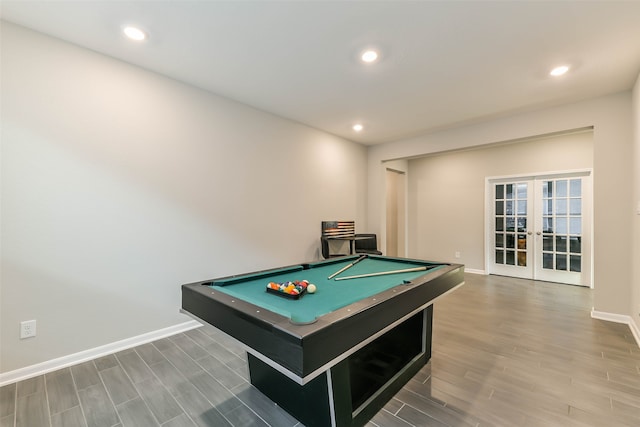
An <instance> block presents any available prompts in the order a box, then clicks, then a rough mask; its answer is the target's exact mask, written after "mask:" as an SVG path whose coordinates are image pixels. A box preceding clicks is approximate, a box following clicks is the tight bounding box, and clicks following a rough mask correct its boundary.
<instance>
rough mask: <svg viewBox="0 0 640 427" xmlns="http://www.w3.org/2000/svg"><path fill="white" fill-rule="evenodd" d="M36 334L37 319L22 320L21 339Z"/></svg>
mask: <svg viewBox="0 0 640 427" xmlns="http://www.w3.org/2000/svg"><path fill="white" fill-rule="evenodd" d="M35 336H36V321H35V320H25V321H24V322H20V339H21V340H22V339H25V338H31V337H35Z"/></svg>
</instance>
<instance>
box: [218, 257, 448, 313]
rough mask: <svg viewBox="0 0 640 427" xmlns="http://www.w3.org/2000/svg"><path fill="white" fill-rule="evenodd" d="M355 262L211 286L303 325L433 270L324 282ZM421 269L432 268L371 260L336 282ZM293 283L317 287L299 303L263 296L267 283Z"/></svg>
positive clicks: (252, 276) (279, 271)
mask: <svg viewBox="0 0 640 427" xmlns="http://www.w3.org/2000/svg"><path fill="white" fill-rule="evenodd" d="M356 259H357V257H354V258H348V259H344V260H342V261H340V262H332V263H325V262H320V263H316V264H311V265H310V268H309V269H302V267H301V266H300V267H295V266H294V267H290V268H284V269H275V270H273V271H271V272H269V271H267V272H262V273H256V274H249V275H246V276H236V277H234V278H232V279H225V280H218V281H215V282H214V284H213V285H211V286H212V287H213V288H215V289H216V290H218V291H221V292H224V293H226V294H229V295H231V296H233V297H235V298H239V299H242V300H244V301H247V302H249V303H251V304H254V305H257V306H259V307H262V308H265V309H267V310H270V311H273V312H275V313H278V314H280V315H282V316H285V317H289V318H290V319H291V320H292V321H294V322H300V323H305V322H310V321H313V320H314V319H315V318H317V317H320V316H323V315H325V314H327V313H330V312H332V311H335V310H337V309H339V308H342V307H345V306H347V305H349V304H353V303H355V302H357V301H360V300H362V299H364V298H368V297H371V296H373V295H375V294H377V293H379V292H382V291H385V290H387V289H390V288H393V287H394V286H398V285H401V284H403V283H404V281H411V280H413V279H415V278H417V277H420V276H422V275H424V274H427V272H428V271H433V269H434V268H432V269H430V270H428V271H414V272H409V273H398V274H389V275H383V276H375V277H366V278H361V279H350V280H340V281H336V280H334V279H331V280H329V279H328V277H329V276H330V275H331V274H333V273H335V272H336V271H338V270H340V269H341V268H343V267H345V266H346V265H348V264H349V263H351V262H353V261H354V260H356ZM422 266H428V267H432V266H433V264H430V263H427V262H418V261H415V262H414V261H406V260H398V259H393V258H384V257H380V258H378V257H376V258H373V257H372V258H368V259H364V260H362V261H360V262H359V263H357V264H356V265H354V266H353V267H351V268H349V269H348V270H346V271H344V272H342V273H340V274H339V275H338V276H336V278H339V277H345V276H354V275H360V274H369V273H376V272H381V271H390V270H403V269H407V268H414V267H422ZM435 268H437V266H436V267H435ZM294 280H308V281H309V283H313V284H315V285H316V287H317V291H316V293H315V294H310V293H305V294H304V295H303V296H302V297H300V299H297V300H292V299H288V298H285V297H282V296H279V295H274V294H272V293H268V292H266V287H267V284H268V283H269V282H277V283H281V282H286V281H294Z"/></svg>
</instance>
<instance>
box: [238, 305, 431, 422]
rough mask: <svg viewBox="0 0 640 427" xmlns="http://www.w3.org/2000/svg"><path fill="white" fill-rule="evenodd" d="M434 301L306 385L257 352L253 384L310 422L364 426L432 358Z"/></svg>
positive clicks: (253, 359) (251, 358) (252, 361)
mask: <svg viewBox="0 0 640 427" xmlns="http://www.w3.org/2000/svg"><path fill="white" fill-rule="evenodd" d="M432 319H433V306H432V305H430V306H428V307H426V308H425V309H424V310H423V311H421V312H419V313H417V314H415V315H413V316H412V317H410V318H408V319H407V320H405V321H404V322H402V323H400V324H399V325H397V326H396V327H394V328H393V329H391V330H389V331H387V332H386V333H384V334H383V335H381V336H380V337H378V338H377V339H375V340H374V341H372V342H371V343H369V344H367V345H366V346H364V347H363V348H361V349H359V350H358V351H356V352H355V353H353V354H351V355H349V356H348V357H347V358H345V359H344V360H342V361H340V362H338V363H337V364H335V365H333V366H332V367H331V368H330V369H328V370H327V371H325V372H323V373H322V374H321V375H319V376H317V377H316V378H314V379H313V380H311V381H310V382H308V383H306V384H305V385H300V384H298V383H297V382H295V381H293V380H292V379H290V378H288V377H286V376H285V375H283V374H282V373H280V372H278V371H277V370H275V369H274V368H272V367H271V366H269V365H267V364H266V363H264V362H262V361H261V360H259V359H257V358H256V357H254V356H252V355H250V354H249V355H248V361H249V371H250V374H251V383H252V384H253V385H254V386H255V387H256V388H257V389H258V390H260V391H261V392H262V393H264V394H265V395H266V396H267V397H269V398H270V399H271V400H273V401H274V402H275V403H277V404H278V405H279V406H280V407H282V408H283V409H284V410H286V411H287V412H289V413H290V414H291V415H293V416H294V417H295V418H296V419H298V420H299V421H300V422H302V423H303V424H304V425H305V426H307V427H327V426H335V427H359V426H364V425H365V424H366V423H367V421H369V420H370V419H371V417H373V416H374V415H375V414H376V413H377V412H378V411H379V410H380V409H381V408H382V407H383V406H384V405H385V404H386V403H387V402H388V401H389V400H390V399H391V398H392V397H393V396H394V395H395V394H396V393H397V392H398V391H399V390H400V389H401V388H402V387H403V386H404V385H405V384H406V383H407V382H408V381H409V380H410V379H411V378H412V377H413V376H414V375H415V374H416V373H417V372H418V371H419V370H420V369H421V368H422V366H424V364H425V363H427V361H428V360H429V359H430V358H431V331H432Z"/></svg>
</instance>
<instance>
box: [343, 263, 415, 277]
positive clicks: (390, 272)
mask: <svg viewBox="0 0 640 427" xmlns="http://www.w3.org/2000/svg"><path fill="white" fill-rule="evenodd" d="M426 269H427V267H426V266H424V267H415V268H405V269H404V270H391V271H380V272H378V273H367V274H358V275H357V276H346V277H338V278H336V279H335V280H348V279H360V278H362V277H371V276H382V275H384V274H396V273H409V272H411V271H422V270H426Z"/></svg>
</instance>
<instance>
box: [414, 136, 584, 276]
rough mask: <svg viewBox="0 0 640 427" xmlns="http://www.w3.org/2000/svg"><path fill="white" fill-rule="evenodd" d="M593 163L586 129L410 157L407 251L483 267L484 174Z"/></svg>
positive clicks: (581, 166)
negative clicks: (515, 141) (568, 133)
mask: <svg viewBox="0 0 640 427" xmlns="http://www.w3.org/2000/svg"><path fill="white" fill-rule="evenodd" d="M592 167H593V133H592V132H591V131H588V132H581V133H575V134H570V135H563V136H554V137H549V138H543V139H535V140H531V141H527V142H519V143H513V144H508V145H499V146H494V147H489V148H481V149H475V150H465V151H457V152H449V153H443V154H439V155H432V156H428V157H424V158H420V159H414V160H411V161H409V172H408V176H409V186H408V187H409V229H410V230H412V234H411V236H410V239H409V240H410V244H409V253H411V254H412V256H416V257H417V258H425V259H437V260H442V261H449V262H461V263H463V264H465V267H467V268H469V269H473V270H484V269H485V264H484V262H485V247H484V243H485V242H484V239H485V234H484V233H485V218H484V213H485V178H487V177H497V176H509V175H518V174H523V175H524V174H536V173H541V172H554V171H567V170H576V169H582V170H584V169H591V168H592ZM456 251H459V252H460V253H461V257H460V259H456V258H455V257H454V253H455V252H456Z"/></svg>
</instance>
